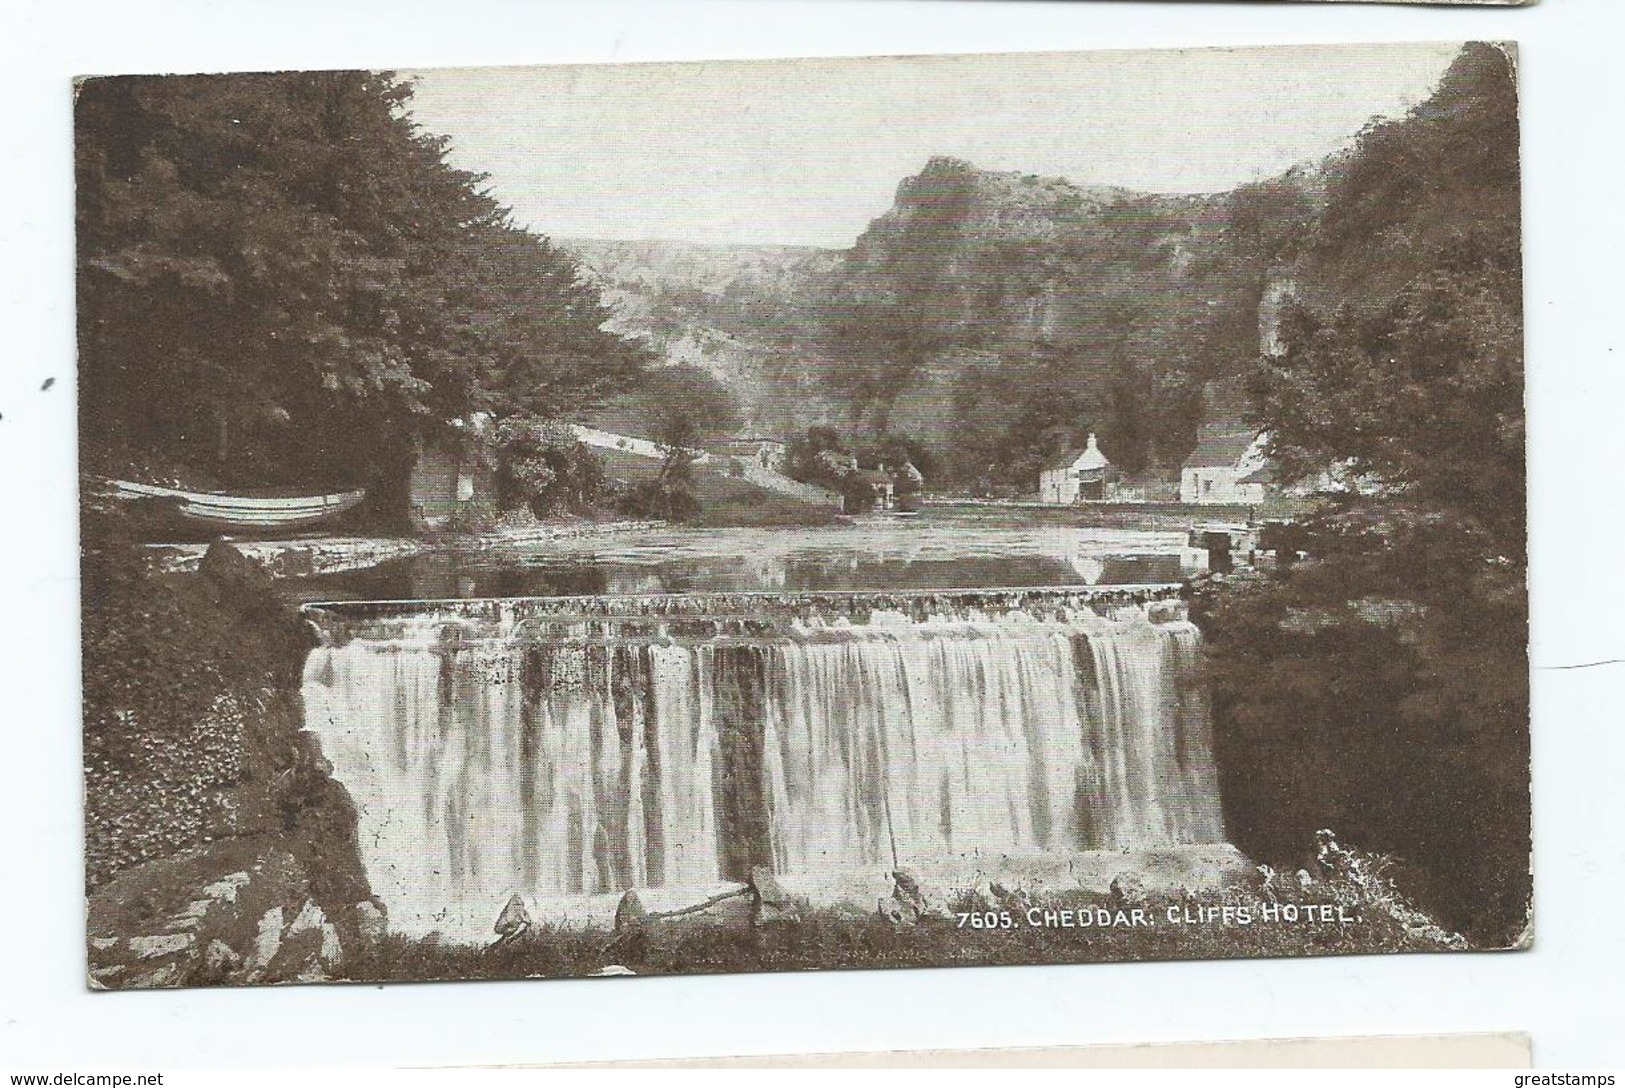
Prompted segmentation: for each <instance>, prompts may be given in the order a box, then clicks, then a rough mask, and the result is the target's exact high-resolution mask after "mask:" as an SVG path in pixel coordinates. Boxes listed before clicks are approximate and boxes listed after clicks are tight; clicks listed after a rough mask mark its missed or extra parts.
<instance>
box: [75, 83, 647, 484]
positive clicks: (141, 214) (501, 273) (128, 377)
mask: <svg viewBox="0 0 1625 1088" xmlns="http://www.w3.org/2000/svg"><path fill="white" fill-rule="evenodd" d="M410 97H411V88H410V86H409V85H408V84H406V83H403V82H401V81H399V80H397V79H395V78H394V77H392V76H390V75H388V74H378V73H368V72H314V73H271V74H249V75H227V76H165V77H114V78H106V79H94V80H87V81H85V82H84V83H82V84H80V85H79V87H78V89H77V98H76V103H75V169H76V180H77V185H78V192H79V202H78V237H77V244H78V263H79V277H78V282H79V323H80V358H81V362H80V365H81V379H82V380H81V389H82V396H81V404H82V407H81V412H82V423H83V426H82V431H81V433H82V434H84V435H85V452H86V460H87V462H88V463H89V464H90V465H91V466H93V467H94V468H96V469H97V470H105V471H109V472H125V471H131V470H132V466H146V467H147V468H148V469H149V470H152V471H161V472H163V473H166V474H169V475H173V476H180V477H185V478H186V479H188V480H190V481H194V482H201V481H218V482H220V483H223V484H230V485H236V486H263V485H271V484H298V485H301V486H317V485H319V486H327V485H329V484H333V483H338V482H340V481H343V482H359V481H363V480H367V479H369V478H376V477H378V476H380V475H382V476H387V477H390V478H392V479H393V480H394V481H395V483H396V485H397V488H398V487H399V485H400V483H401V482H402V481H403V480H404V476H405V473H404V466H405V465H407V464H409V463H410V457H411V449H412V445H413V440H414V438H416V437H417V436H419V435H424V434H432V433H434V432H435V431H437V430H439V429H441V428H444V427H446V426H447V425H448V424H449V422H450V421H451V420H454V419H457V418H461V417H465V416H466V415H467V414H468V413H470V412H471V411H474V410H478V409H486V410H492V411H494V412H496V413H497V414H499V415H503V414H507V413H510V412H515V411H525V412H530V413H533V414H544V415H546V414H552V413H559V412H566V411H570V410H572V409H575V408H577V407H579V406H580V405H582V404H585V403H591V402H594V401H596V400H598V399H601V398H602V397H604V396H606V395H608V394H609V393H611V392H613V391H615V390H618V389H622V388H625V387H626V386H628V385H629V384H630V383H631V382H632V381H633V380H634V379H635V377H636V375H637V374H638V373H639V371H640V370H641V367H642V356H641V355H640V354H639V353H638V352H637V351H636V350H634V349H633V348H632V347H631V346H630V345H628V344H626V343H625V342H624V341H622V340H621V339H620V338H619V337H616V336H613V335H611V334H609V333H605V332H603V331H602V329H601V325H602V323H603V321H604V319H605V318H606V317H607V316H608V313H607V311H606V310H605V309H604V308H603V307H602V305H601V303H600V302H599V301H598V300H597V298H596V295H595V293H594V292H592V291H591V290H590V288H588V287H587V286H586V285H584V284H583V283H582V282H581V281H580V279H579V278H578V276H577V272H576V268H575V265H574V263H573V262H572V261H571V260H570V259H569V258H568V257H567V256H566V255H564V254H562V253H561V252H560V251H558V250H556V249H554V248H552V247H551V246H549V245H547V244H546V243H545V242H544V241H542V240H540V239H537V238H534V237H532V236H530V235H528V234H526V233H525V232H523V231H520V230H517V229H516V228H514V227H513V226H512V225H511V224H510V223H509V221H508V212H507V210H506V209H505V208H503V207H502V206H501V205H500V204H498V203H497V201H496V200H495V199H493V198H492V197H491V196H490V195H489V194H488V193H487V192H486V191H485V190H484V188H483V180H484V179H483V178H482V177H481V176H479V175H476V174H471V173H468V172H466V171H462V170H458V169H455V168H453V167H451V166H450V165H448V164H447V162H446V149H447V143H446V141H445V140H444V139H443V138H441V137H437V136H432V135H429V134H427V133H424V132H422V131H421V130H420V129H418V127H417V126H416V125H415V124H414V123H413V121H412V120H411V117H410V113H409V112H408V107H409V103H410ZM397 497H398V498H404V497H403V496H397ZM398 505H399V506H400V508H401V510H402V511H404V501H402V502H400V503H399V504H398Z"/></svg>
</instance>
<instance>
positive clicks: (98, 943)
mask: <svg viewBox="0 0 1625 1088" xmlns="http://www.w3.org/2000/svg"><path fill="white" fill-rule="evenodd" d="M118 942H119V939H118V938H117V937H92V938H90V947H91V948H94V949H95V950H96V951H98V952H111V951H112V950H113V949H115V948H117V947H118Z"/></svg>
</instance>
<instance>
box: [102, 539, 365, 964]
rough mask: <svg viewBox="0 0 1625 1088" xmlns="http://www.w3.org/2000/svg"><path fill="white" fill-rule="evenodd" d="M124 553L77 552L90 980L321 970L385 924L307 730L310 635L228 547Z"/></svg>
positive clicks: (348, 809)
mask: <svg viewBox="0 0 1625 1088" xmlns="http://www.w3.org/2000/svg"><path fill="white" fill-rule="evenodd" d="M95 531H96V530H95V529H94V528H93V527H92V526H90V525H87V532H90V533H94V532H95ZM133 554H134V553H133V549H129V548H119V549H114V548H108V547H104V548H102V549H100V550H94V549H93V550H87V557H86V567H85V621H84V625H85V764H86V766H85V796H86V817H87V830H86V891H87V898H88V922H89V926H88V929H89V932H88V937H89V941H88V946H87V955H88V960H89V978H90V983H91V985H92V986H93V987H95V988H98V989H118V988H126V987H154V986H186V985H215V984H237V983H258V982H286V981H315V980H317V979H320V978H324V977H328V975H329V974H330V973H331V972H332V971H333V970H334V968H335V966H336V964H337V963H338V962H340V961H341V960H342V957H343V956H344V955H345V953H346V951H347V950H349V949H352V948H354V947H356V946H357V945H358V943H360V942H363V941H367V940H373V941H376V940H378V939H380V938H381V936H382V934H383V932H384V929H385V926H386V921H385V918H384V915H383V912H382V909H381V907H380V906H379V905H378V904H377V903H375V902H373V901H372V900H371V895H370V889H369V888H368V886H367V880H366V875H365V871H364V869H363V867H362V865H361V859H360V853H359V849H358V846H357V842H356V814H355V809H354V806H353V804H352V803H351V801H350V798H349V796H348V794H347V793H346V791H345V790H344V789H343V787H342V786H340V785H339V784H338V783H337V782H336V781H335V780H334V779H333V778H332V775H331V767H330V766H329V765H328V764H327V762H326V760H325V759H323V757H322V754H321V749H320V746H319V744H318V743H317V741H316V738H315V736H314V735H313V734H311V733H309V732H307V731H306V730H305V729H304V728H303V715H302V707H301V703H300V696H299V683H300V674H301V670H302V667H303V663H304V658H305V656H306V654H307V653H308V651H309V647H310V645H311V643H312V641H313V639H312V635H311V633H310V631H309V629H308V627H307V626H306V625H305V623H304V621H303V620H302V618H301V617H300V616H299V614H298V612H297V610H296V609H295V608H294V607H293V606H292V605H291V604H289V603H288V602H286V601H284V600H283V599H282V598H281V597H280V596H279V594H278V592H277V588H276V584H275V581H274V579H272V578H271V577H270V576H269V575H267V574H266V573H265V572H264V571H263V570H261V569H260V568H259V567H258V566H256V565H255V564H254V563H252V562H250V561H248V560H247V559H245V558H244V557H243V556H242V555H241V554H240V553H239V552H238V551H237V549H236V548H234V547H233V546H232V545H230V544H227V543H225V542H216V543H215V544H213V545H211V546H210V547H209V550H208V552H207V554H206V555H205V556H204V558H203V560H202V562H201V563H200V564H199V568H198V570H197V572H196V573H193V574H183V575H170V576H159V575H154V574H152V573H151V572H150V570H149V569H148V568H147V567H146V566H145V564H144V563H142V562H140V561H139V558H138V557H137V558H136V559H135V560H133V561H132V560H130V559H128V558H127V556H129V555H133Z"/></svg>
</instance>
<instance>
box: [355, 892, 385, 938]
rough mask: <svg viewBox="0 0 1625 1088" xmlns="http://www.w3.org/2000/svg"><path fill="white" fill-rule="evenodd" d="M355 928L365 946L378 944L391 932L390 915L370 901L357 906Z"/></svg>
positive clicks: (366, 900) (364, 901)
mask: <svg viewBox="0 0 1625 1088" xmlns="http://www.w3.org/2000/svg"><path fill="white" fill-rule="evenodd" d="M355 928H356V933H357V935H358V936H360V938H361V942H362V943H363V944H369V945H373V944H377V943H378V942H380V941H382V940H383V939H384V935H385V934H387V933H388V932H389V915H388V914H386V913H385V911H384V908H383V907H381V906H380V905H378V904H377V903H374V902H373V901H372V900H370V899H365V900H362V901H361V902H360V903H357V904H356V905H355Z"/></svg>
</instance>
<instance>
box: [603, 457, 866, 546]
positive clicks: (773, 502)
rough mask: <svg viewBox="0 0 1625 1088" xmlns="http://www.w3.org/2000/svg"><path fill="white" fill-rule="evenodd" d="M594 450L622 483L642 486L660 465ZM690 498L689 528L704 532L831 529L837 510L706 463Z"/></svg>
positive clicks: (699, 469)
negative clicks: (694, 510) (696, 510)
mask: <svg viewBox="0 0 1625 1088" xmlns="http://www.w3.org/2000/svg"><path fill="white" fill-rule="evenodd" d="M594 452H595V453H597V454H598V455H599V456H600V457H601V458H603V461H604V470H605V472H606V473H607V474H608V475H609V476H611V477H613V478H614V479H617V480H623V481H625V482H626V483H628V484H632V485H637V484H641V483H646V482H647V481H650V480H653V479H654V478H655V477H656V476H658V475H659V474H660V462H659V461H658V460H655V459H654V458H652V457H639V456H637V455H636V454H631V453H626V452H623V451H621V450H606V449H599V450H595V451H594ZM694 495H695V497H696V498H697V499H699V500H700V516H699V517H698V518H697V519H696V520H695V521H694V522H693V524H695V525H699V526H703V527H706V528H722V527H724V526H732V527H750V528H774V527H797V528H799V527H805V526H816V525H831V524H834V523H835V522H837V521H838V520H839V519H840V512H839V511H838V510H835V509H833V508H832V507H826V506H817V505H815V504H813V503H808V502H803V501H802V500H800V499H797V498H793V497H792V496H789V495H783V494H780V493H779V492H777V491H769V490H767V489H766V488H763V487H758V486H756V485H755V484H753V483H751V482H749V481H748V480H744V479H739V478H736V477H733V476H729V475H728V474H727V473H726V472H723V471H720V470H718V469H717V468H716V467H714V466H711V465H707V464H700V465H695V466H694Z"/></svg>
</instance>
